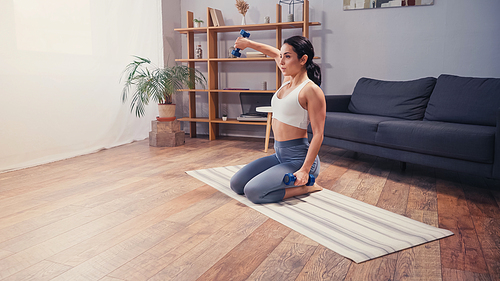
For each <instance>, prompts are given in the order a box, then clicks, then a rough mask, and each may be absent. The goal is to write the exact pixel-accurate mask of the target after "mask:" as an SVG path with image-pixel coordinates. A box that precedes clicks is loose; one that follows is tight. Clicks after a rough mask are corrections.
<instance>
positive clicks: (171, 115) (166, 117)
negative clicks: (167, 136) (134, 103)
mask: <svg viewBox="0 0 500 281" xmlns="http://www.w3.org/2000/svg"><path fill="white" fill-rule="evenodd" d="M158 112H159V116H158V117H156V120H158V121H160V122H166V121H174V120H175V104H158Z"/></svg>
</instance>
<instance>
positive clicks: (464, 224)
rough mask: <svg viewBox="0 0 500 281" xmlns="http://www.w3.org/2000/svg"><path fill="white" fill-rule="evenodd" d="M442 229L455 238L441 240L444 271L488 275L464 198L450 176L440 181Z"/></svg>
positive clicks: (439, 200)
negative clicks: (447, 269)
mask: <svg viewBox="0 0 500 281" xmlns="http://www.w3.org/2000/svg"><path fill="white" fill-rule="evenodd" d="M436 188H437V192H438V194H437V198H438V216H439V227H442V228H445V229H448V230H450V231H452V232H453V233H455V235H453V236H450V237H447V238H446V239H442V240H440V245H441V262H442V266H443V268H450V269H456V270H461V271H470V272H475V273H488V268H487V265H486V261H485V259H484V256H483V252H482V249H481V246H480V243H479V240H478V237H477V234H476V230H475V227H474V223H473V221H472V217H471V214H470V210H469V208H468V203H467V200H466V198H465V194H464V192H463V190H462V188H461V185H460V183H459V182H456V181H454V177H453V176H451V177H450V176H449V173H444V172H443V173H442V174H441V176H440V177H439V178H438V179H437V184H436Z"/></svg>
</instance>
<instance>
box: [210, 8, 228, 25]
mask: <svg viewBox="0 0 500 281" xmlns="http://www.w3.org/2000/svg"><path fill="white" fill-rule="evenodd" d="M209 9H210V16H211V17H212V23H213V24H214V26H224V25H225V24H224V18H223V17H222V12H221V10H217V9H212V8H209Z"/></svg>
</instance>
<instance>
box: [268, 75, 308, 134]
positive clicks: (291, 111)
mask: <svg viewBox="0 0 500 281" xmlns="http://www.w3.org/2000/svg"><path fill="white" fill-rule="evenodd" d="M310 81H311V80H310V79H307V80H306V81H304V82H302V84H300V85H299V86H298V87H297V88H295V89H294V90H293V91H291V92H290V93H289V94H288V95H286V97H283V98H281V99H280V98H278V92H279V91H280V90H281V88H283V87H284V86H285V85H287V84H289V83H290V81H288V82H286V83H285V84H283V85H282V86H281V87H280V88H279V89H278V90H277V91H276V93H274V95H273V98H272V99H271V107H272V108H273V118H275V119H276V120H279V121H280V122H283V123H285V124H288V125H290V126H294V127H297V128H300V129H307V125H308V124H309V114H308V113H307V110H305V109H304V108H303V107H302V106H301V105H300V103H299V93H300V91H301V90H302V88H304V86H305V85H306V84H307V83H309V82H310Z"/></svg>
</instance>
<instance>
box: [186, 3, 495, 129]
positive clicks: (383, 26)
mask: <svg viewBox="0 0 500 281" xmlns="http://www.w3.org/2000/svg"><path fill="white" fill-rule="evenodd" d="M233 2H234V1H222V0H203V1H202V0H183V1H182V2H181V4H182V5H181V10H182V11H181V15H182V17H183V18H182V20H181V23H182V26H183V27H185V26H186V19H185V17H186V16H185V13H186V11H187V10H190V11H193V12H194V14H195V17H197V18H202V19H203V20H205V22H206V7H207V6H209V7H212V8H217V9H220V10H221V11H222V13H223V15H224V20H225V22H226V24H227V25H231V24H240V22H241V15H239V14H238V11H237V9H236V8H235V7H234V3H233ZM247 2H248V3H249V4H250V10H249V11H248V14H247V24H251V23H262V21H263V17H264V16H266V15H269V16H270V17H271V22H275V20H276V16H275V5H276V3H277V2H278V1H268V0H252V1H247ZM228 3H229V4H228ZM342 5H343V1H342V0H310V8H311V11H310V17H311V21H319V22H321V24H322V25H321V26H319V27H311V33H310V34H311V35H310V39H311V41H312V43H313V45H314V47H315V51H316V55H317V56H320V57H321V59H320V60H319V61H318V62H319V64H320V66H321V67H322V74H323V85H322V88H323V90H324V92H325V94H326V95H339V94H350V93H352V90H353V88H354V85H355V83H356V81H357V80H358V79H359V78H360V77H371V78H376V79H384V80H407V79H416V78H420V77H427V76H434V77H437V76H439V75H440V74H441V73H448V74H456V75H463V76H477V77H500V63H498V62H499V61H500V51H499V50H500V17H499V16H498V11H500V1H491V0H435V1H434V5H432V6H421V7H400V8H385V9H375V10H354V11H353V10H351V11H344V10H343V7H342ZM296 32H298V33H296ZM299 33H300V31H288V32H287V33H285V34H284V38H286V37H288V36H291V35H295V34H299ZM237 36H238V34H237V33H236V32H235V33H225V34H221V35H220V38H221V39H222V40H221V42H220V45H219V49H226V48H228V47H229V46H231V45H232V43H233V42H234V39H235V38H236V37H237ZM273 36H274V33H273V32H272V31H262V32H261V31H255V32H252V34H251V39H256V40H259V41H261V42H264V43H268V44H273V45H274V44H275V43H274V37H273ZM195 40H197V42H200V43H201V44H202V46H203V50H206V36H204V35H198V37H196V38H195ZM181 41H182V44H183V45H182V51H183V54H182V56H183V57H186V53H185V49H186V45H185V44H186V40H185V36H184V37H182V40H181ZM220 55H225V51H221V52H220ZM199 68H200V70H203V69H205V70H206V67H204V66H203V65H200V66H199ZM219 70H220V71H221V74H220V77H219V80H220V84H221V86H222V87H226V86H228V87H248V88H251V89H258V87H259V84H260V82H261V81H263V80H267V81H268V83H269V82H270V81H271V82H272V81H274V76H273V75H272V74H273V73H272V72H273V71H274V67H273V65H272V63H269V64H268V63H246V64H243V63H242V64H240V63H234V64H233V63H231V64H223V63H219ZM262 72H270V73H267V74H266V73H262ZM273 83H274V82H273ZM269 88H270V89H271V88H272V87H269ZM199 97H200V98H199V99H200V100H201V101H203V103H202V104H199V105H198V108H197V111H198V115H201V116H206V115H208V106H207V104H206V100H207V98H206V95H205V94H199ZM220 100H221V103H227V108H228V109H227V110H228V113H229V117H235V116H237V115H239V114H240V109H239V100H238V97H237V94H221V97H220ZM184 108H185V110H186V109H187V99H186V98H184ZM221 108H222V109H225V105H221ZM185 114H186V115H187V111H185ZM259 127H260V126H242V125H238V126H231V127H229V126H227V127H226V126H221V134H231V135H249V136H259V137H263V136H264V128H259ZM184 129H185V130H186V131H188V130H189V128H188V127H187V126H185V127H184ZM207 132H208V125H206V124H199V125H198V133H205V134H206V133H207Z"/></svg>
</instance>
